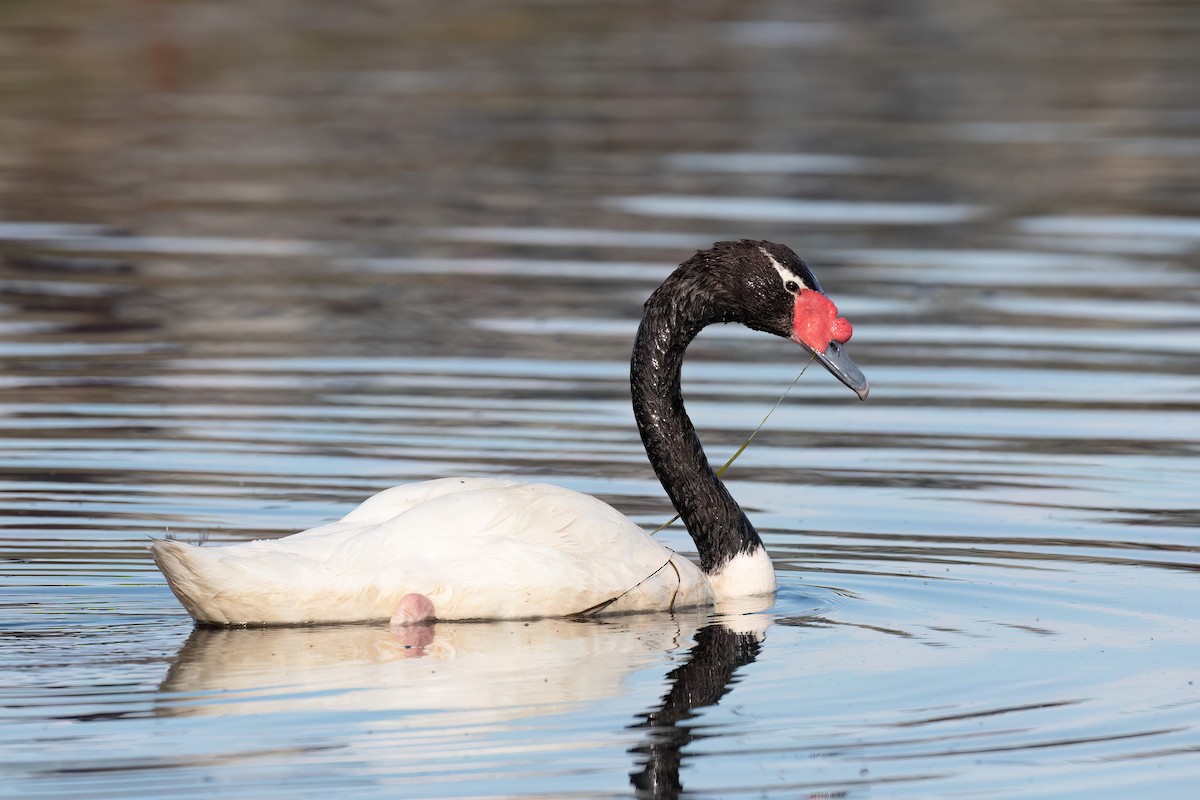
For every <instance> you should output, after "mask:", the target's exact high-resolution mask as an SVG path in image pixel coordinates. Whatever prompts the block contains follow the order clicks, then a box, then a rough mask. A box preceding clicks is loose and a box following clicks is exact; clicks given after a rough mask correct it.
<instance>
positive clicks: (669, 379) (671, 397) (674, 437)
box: [630, 262, 762, 575]
mask: <svg viewBox="0 0 1200 800" xmlns="http://www.w3.org/2000/svg"><path fill="white" fill-rule="evenodd" d="M700 267H701V265H700V264H698V263H694V262H688V263H686V264H684V265H683V266H682V267H681V268H680V269H678V270H676V271H675V272H674V273H673V274H672V275H671V276H670V277H669V278H668V279H667V280H666V282H665V283H663V285H662V286H660V287H659V288H658V289H657V290H656V291H655V292H654V294H652V295H651V296H650V299H649V300H647V301H646V306H645V313H644V316H643V317H642V324H641V327H640V328H638V333H637V338H636V339H635V340H634V345H633V359H632V362H631V365H630V383H631V385H632V388H633V412H634V415H635V416H636V417H637V425H638V431H639V432H640V433H641V435H642V443H643V444H644V445H645V446H646V455H647V456H648V457H649V458H650V463H651V465H653V467H654V471H655V472H656V473H657V474H658V479H659V480H660V481H661V482H662V485H663V488H664V489H666V491H667V495H668V496H669V497H670V498H671V502H672V503H674V504H675V509H676V510H677V511H678V512H679V515H680V517H681V518H682V519H683V522H684V524H685V525H687V529H688V533H689V534H691V537H692V539H693V540H694V541H695V542H696V548H697V550H698V551H699V553H700V566H701V568H702V569H703V570H704V571H705V572H706V573H708V574H710V575H711V574H714V573H716V572H717V571H719V570H720V569H721V568H722V567H723V566H725V564H727V563H728V562H729V561H730V559H732V558H733V557H734V556H736V555H738V554H740V553H749V552H752V551H753V550H755V549H756V548H758V547H761V546H762V540H761V539H760V538H759V536H758V532H757V531H755V530H754V526H753V525H751V524H750V520H748V519H747V518H746V515H745V514H744V513H743V512H742V509H741V507H740V506H738V504H737V502H735V501H734V499H733V497H732V496H731V495H730V494H729V490H728V489H726V488H725V484H723V483H722V482H721V479H720V478H718V477H717V476H716V474H715V473H714V472H713V470H712V467H711V466H710V465H709V463H708V459H707V458H706V457H705V455H704V449H703V448H702V447H701V445H700V439H699V437H697V436H696V429H695V428H694V427H692V421H691V420H690V419H688V416H687V412H686V411H685V410H684V407H683V392H682V388H681V376H680V371H681V369H682V367H683V354H684V351H685V350H686V349H687V346H688V344H690V343H691V341H692V339H694V338H695V337H696V334H698V333H699V332H700V330H701V329H702V328H704V327H705V326H706V325H710V324H712V323H715V322H733V321H742V320H740V319H738V318H737V317H738V316H739V315H738V312H737V310H736V309H737V304H736V302H735V301H734V298H732V297H730V296H729V294H728V292H727V291H725V290H724V289H723V288H722V286H721V285H720V282H719V281H717V280H713V277H714V276H712V275H710V274H709V273H708V272H707V271H706V270H704V269H702V268H700Z"/></svg>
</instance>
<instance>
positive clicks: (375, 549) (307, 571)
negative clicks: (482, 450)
mask: <svg viewBox="0 0 1200 800" xmlns="http://www.w3.org/2000/svg"><path fill="white" fill-rule="evenodd" d="M152 550H153V553H154V560H155V561H156V562H157V563H158V565H159V568H160V569H161V570H162V571H163V573H164V574H165V575H166V576H167V578H168V580H169V582H170V585H171V589H172V590H173V591H174V592H175V595H176V597H178V598H179V600H180V602H182V603H183V605H184V606H185V607H186V608H187V610H188V611H189V612H190V613H191V614H192V616H193V617H195V619H196V620H197V621H199V622H202V623H209V624H221V625H229V624H256V623H259V624H286V623H306V622H308V623H312V622H344V621H353V620H382V619H388V618H389V617H390V616H391V615H392V612H393V611H394V610H395V608H396V604H397V603H398V602H399V600H400V598H401V597H403V596H404V595H406V594H410V593H417V594H423V595H425V596H426V597H428V598H429V599H430V600H431V601H432V602H433V605H434V608H435V609H436V610H437V618H438V619H459V620H461V619H520V618H525V617H560V616H569V615H572V614H578V613H581V612H583V611H585V610H588V609H591V608H593V607H595V606H598V605H600V604H603V603H605V602H606V601H609V600H612V599H613V598H619V599H617V600H616V601H615V602H613V603H611V604H609V605H607V606H605V607H604V608H603V609H600V611H602V612H603V613H620V612H629V611H651V610H667V609H670V608H683V607H687V606H696V605H705V604H708V603H712V602H713V601H714V600H717V599H720V598H718V597H716V596H715V594H714V591H713V588H712V584H711V583H710V581H709V579H708V577H707V576H705V575H704V573H703V572H701V571H700V569H699V568H698V567H696V566H695V565H694V564H692V562H690V561H688V560H687V559H686V558H684V557H682V556H680V555H678V554H676V553H674V552H673V551H672V550H670V549H668V548H667V547H664V546H663V545H661V544H659V543H658V542H656V541H655V540H653V539H651V538H650V537H649V536H647V535H646V533H645V532H644V531H643V530H642V529H641V528H639V527H638V526H637V525H635V524H634V523H633V522H631V521H630V520H629V519H628V518H626V517H625V516H624V515H622V514H621V513H620V512H618V511H617V510H616V509H614V508H612V507H611V506H609V505H608V504H606V503H603V502H601V501H600V500H597V499H596V498H594V497H590V496H588V495H585V494H581V493H579V492H574V491H571V490H569V489H563V488H561V487H558V486H550V485H548V484H524V483H516V482H512V481H504V480H495V479H490V478H444V479H441V480H435V481H427V482H424V483H414V484H409V485H405V486H397V487H394V488H391V489H387V490H385V491H383V492H380V493H379V494H377V495H375V496H373V497H371V498H370V499H368V500H367V501H366V502H364V503H363V504H362V505H360V506H358V507H357V508H355V509H354V510H353V511H351V512H350V513H349V514H347V515H346V516H345V517H343V518H342V519H341V520H339V521H338V522H334V523H330V524H328V525H322V526H320V527H317V528H312V529H310V530H307V531H303V532H301V533H297V534H294V535H292V536H286V537H283V538H280V539H269V540H260V541H254V542H246V543H244V544H235V545H228V546H223V547H197V546H194V545H189V544H185V543H183V542H179V541H169V540H168V541H158V542H155V543H154V544H153V545H152ZM759 553H760V554H761V560H762V561H763V562H765V565H766V574H767V575H769V576H770V585H769V586H762V585H759V586H751V587H744V586H743V587H737V589H735V590H733V591H732V592H730V594H731V595H733V596H738V595H745V594H755V593H763V592H769V591H772V590H774V588H775V587H774V575H773V573H772V572H771V570H770V561H769V559H768V558H767V556H766V553H765V552H764V551H762V550H761V549H760V551H759ZM668 562H669V563H668ZM747 588H748V589H749V591H746V589H747Z"/></svg>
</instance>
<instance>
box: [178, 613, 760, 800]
mask: <svg viewBox="0 0 1200 800" xmlns="http://www.w3.org/2000/svg"><path fill="white" fill-rule="evenodd" d="M769 602H770V601H769V598H763V599H762V604H763V605H765V604H768V603H769ZM760 607H761V606H760ZM722 610H724V611H728V610H729V609H722ZM758 610H759V609H757V608H744V609H738V610H737V611H736V614H737V615H732V614H725V615H723V616H720V617H717V619H718V620H721V621H718V622H713V621H712V620H713V618H712V617H710V616H709V615H708V613H702V612H688V613H678V612H677V613H676V614H674V615H661V614H651V615H629V616H624V617H616V618H613V617H609V618H606V619H605V620H603V621H599V620H577V621H572V620H561V619H547V620H538V621H531V622H527V623H526V622H492V623H439V624H437V625H435V626H431V627H413V628H392V629H391V630H389V629H387V628H383V627H380V626H365V625H342V626H327V627H315V628H260V629H233V630H230V629H197V630H194V631H193V632H192V634H191V636H190V637H189V638H188V640H187V641H186V642H185V644H184V646H183V647H182V648H181V650H180V652H179V654H178V656H177V657H176V659H175V663H174V664H173V666H172V667H171V669H170V671H169V672H168V674H167V676H166V678H165V679H164V680H163V682H162V685H161V686H160V694H159V699H158V713H159V714H160V715H211V716H238V715H248V714H264V713H271V712H288V713H289V714H291V713H296V712H310V713H311V712H317V713H320V712H330V713H338V712H351V713H349V714H348V715H347V717H346V720H345V722H346V724H344V725H343V724H339V725H337V726H333V728H331V729H334V730H336V733H335V734H334V735H335V736H336V737H337V738H338V741H337V742H333V743H332V744H335V745H336V746H338V747H340V748H343V749H348V750H349V751H351V752H354V751H356V750H357V749H358V748H359V747H361V748H362V749H363V750H364V751H365V752H369V753H370V754H371V755H370V757H371V758H372V759H375V758H413V757H418V756H417V753H418V751H420V750H422V749H423V748H422V747H420V746H419V742H420V739H421V738H422V730H425V731H427V732H428V734H429V736H430V737H433V738H435V739H436V738H437V737H439V736H441V737H443V738H442V739H439V740H438V741H444V732H445V730H446V729H447V726H458V727H459V728H464V729H482V728H485V727H486V728H489V729H490V730H491V731H492V732H493V733H499V735H500V736H504V735H505V734H504V731H505V730H507V729H508V724H507V723H513V724H515V723H518V722H519V721H520V720H522V719H527V718H530V717H535V716H541V715H552V714H561V713H564V712H568V711H570V712H574V713H585V714H586V713H588V712H587V710H586V709H581V708H580V706H579V704H580V703H588V702H592V703H595V702H597V701H602V700H609V699H615V698H619V697H623V696H624V697H628V696H629V694H630V690H629V688H628V687H627V686H625V683H626V681H627V679H628V678H630V677H631V676H633V675H634V674H635V673H637V672H640V671H645V670H652V669H653V668H655V667H658V668H659V669H665V667H666V665H667V664H668V663H669V660H674V661H680V660H682V661H684V663H683V664H682V665H681V666H678V667H676V668H675V669H673V670H672V671H671V672H670V673H669V674H668V675H667V680H668V681H669V682H670V688H669V690H668V692H667V694H666V696H665V697H664V698H663V701H662V705H661V706H660V707H659V708H657V709H655V710H652V711H649V712H647V713H645V714H643V715H641V721H640V722H639V723H638V724H635V725H633V726H631V728H630V730H636V729H640V728H644V729H645V731H646V734H645V741H644V743H643V744H641V745H639V746H638V747H636V748H634V749H633V751H632V752H634V753H635V754H637V757H638V761H639V764H638V769H639V770H640V772H638V773H637V774H635V775H634V776H633V777H632V780H633V783H634V786H635V787H636V788H637V789H638V790H639V794H649V795H650V796H654V797H659V796H667V797H669V796H672V794H673V793H677V792H678V787H679V777H678V771H679V765H680V759H681V755H680V749H681V748H682V747H683V746H684V745H686V744H687V742H688V741H690V739H691V735H690V733H689V732H688V730H687V729H686V727H677V724H678V723H680V722H683V721H685V720H687V719H688V718H689V717H690V716H691V715H692V713H693V712H694V711H695V710H696V709H697V708H700V707H703V706H706V705H712V704H713V703H716V702H717V701H718V700H719V699H720V698H721V696H723V695H724V694H725V693H726V692H727V691H728V690H729V687H730V685H731V678H732V676H733V673H734V671H735V670H736V669H737V668H738V667H740V666H742V665H744V664H748V663H750V662H752V661H753V660H754V658H755V656H756V655H757V652H758V648H759V643H760V642H761V640H762V636H763V632H764V631H765V630H766V628H767V626H768V625H769V624H770V617H769V616H767V615H765V614H759V613H751V612H754V611H758ZM692 640H694V641H695V644H694V645H693V646H692V647H691V649H690V650H688V654H687V656H686V657H684V658H681V657H679V656H675V657H674V658H673V659H672V657H671V654H672V653H673V652H675V651H678V650H680V649H681V648H685V647H687V645H688V643H689V642H690V641H692ZM651 674H653V672H651ZM360 711H371V712H403V713H395V714H386V713H385V714H384V715H383V718H382V719H381V716H380V715H378V714H370V715H365V716H360V715H357V714H355V713H353V712H360ZM358 720H363V721H364V724H367V725H369V726H371V727H373V730H372V729H360V728H357V727H355V726H356V724H357V721H358ZM381 726H382V727H392V726H394V727H396V728H403V729H404V733H405V740H406V742H407V743H408V744H407V746H406V748H404V750H405V752H403V753H398V752H392V753H390V754H389V753H388V751H387V750H386V749H384V750H381V749H380V748H379V747H378V746H377V744H378V742H377V738H378V737H372V734H378V733H379V728H380V727H381ZM614 733H615V731H614ZM368 740H372V741H371V743H370V744H368ZM431 746H434V745H431ZM556 746H557V744H556V743H551V744H548V745H545V747H546V749H547V750H553V749H555V747H556ZM414 748H415V749H414ZM465 755H467V754H464V756H465ZM351 757H352V756H351Z"/></svg>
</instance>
